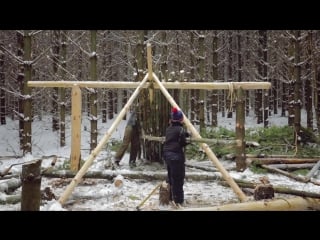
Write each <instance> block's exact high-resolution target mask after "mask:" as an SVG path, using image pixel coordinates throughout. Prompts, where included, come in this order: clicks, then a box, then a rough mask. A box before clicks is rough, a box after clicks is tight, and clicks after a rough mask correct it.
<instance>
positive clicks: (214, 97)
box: [210, 31, 219, 127]
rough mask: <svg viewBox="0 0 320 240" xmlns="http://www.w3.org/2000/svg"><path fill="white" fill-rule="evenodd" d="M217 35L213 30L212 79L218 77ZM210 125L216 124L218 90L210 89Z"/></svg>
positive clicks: (214, 125) (214, 79)
mask: <svg viewBox="0 0 320 240" xmlns="http://www.w3.org/2000/svg"><path fill="white" fill-rule="evenodd" d="M217 51H218V37H217V31H214V32H213V37H212V78H213V81H216V80H218V79H219V68H218V52H217ZM210 104H211V125H212V127H217V126H218V92H217V91H212V93H211V101H210Z"/></svg>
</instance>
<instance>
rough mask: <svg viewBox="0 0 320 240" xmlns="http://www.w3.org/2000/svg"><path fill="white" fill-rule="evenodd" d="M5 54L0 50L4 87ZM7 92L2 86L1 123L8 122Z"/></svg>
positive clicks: (1, 83) (0, 66)
mask: <svg viewBox="0 0 320 240" xmlns="http://www.w3.org/2000/svg"><path fill="white" fill-rule="evenodd" d="M4 57H5V54H4V53H3V52H2V51H1V50H0V86H2V87H4V86H5V83H6V79H5V69H4V59H5V58H4ZM6 111H7V109H6V94H5V91H4V89H3V88H0V125H5V124H6Z"/></svg>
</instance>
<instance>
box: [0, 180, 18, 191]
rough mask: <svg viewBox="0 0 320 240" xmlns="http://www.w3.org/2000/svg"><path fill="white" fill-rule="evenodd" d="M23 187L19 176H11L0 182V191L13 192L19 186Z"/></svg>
mask: <svg viewBox="0 0 320 240" xmlns="http://www.w3.org/2000/svg"><path fill="white" fill-rule="evenodd" d="M19 187H21V180H20V179H19V178H11V179H8V180H6V181H1V182H0V192H4V193H7V194H8V193H11V192H13V191H15V190H16V189H17V188H19Z"/></svg>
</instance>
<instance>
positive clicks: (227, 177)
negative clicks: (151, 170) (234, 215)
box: [153, 73, 247, 202]
mask: <svg viewBox="0 0 320 240" xmlns="http://www.w3.org/2000/svg"><path fill="white" fill-rule="evenodd" d="M153 80H154V81H155V82H156V83H157V84H158V86H159V88H160V90H161V92H162V93H163V95H164V96H165V97H166V98H167V99H168V101H169V102H170V104H171V105H172V107H179V106H178V104H177V103H176V102H175V100H174V99H173V98H172V97H171V95H170V94H169V92H168V91H167V89H165V87H164V86H163V85H162V83H161V82H160V80H159V79H158V77H157V76H156V75H155V74H154V73H153ZM183 119H184V123H185V124H186V126H187V128H188V129H189V130H190V131H191V133H192V137H195V138H201V136H200V134H199V133H198V131H197V129H195V127H194V126H193V125H192V124H191V122H190V121H189V119H188V118H187V117H186V116H185V115H184V114H183ZM200 146H201V148H202V149H203V150H204V151H205V153H206V154H207V155H208V157H209V159H211V161H212V162H213V163H214V164H215V166H216V167H217V168H218V170H219V171H220V172H221V174H222V177H223V178H224V179H225V180H226V181H227V183H228V184H229V185H230V187H231V188H232V189H233V191H234V192H235V193H236V194H237V195H238V197H239V199H240V201H242V202H243V201H246V200H247V197H246V195H245V194H244V193H243V192H242V190H241V189H240V188H239V186H238V185H237V183H236V182H235V181H234V180H233V178H232V177H231V176H230V175H229V173H228V172H227V171H226V170H225V168H224V167H223V166H222V164H221V163H220V162H219V160H218V158H217V157H216V156H215V154H214V153H213V152H212V150H211V149H210V147H209V146H208V145H207V144H206V143H200Z"/></svg>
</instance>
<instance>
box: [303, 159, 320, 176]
mask: <svg viewBox="0 0 320 240" xmlns="http://www.w3.org/2000/svg"><path fill="white" fill-rule="evenodd" d="M319 167H320V161H318V162H317V164H315V165H314V166H313V168H312V169H311V170H310V172H308V174H307V175H306V179H308V180H310V179H311V177H312V176H313V175H314V174H315V172H316V171H317V170H318V169H319Z"/></svg>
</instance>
